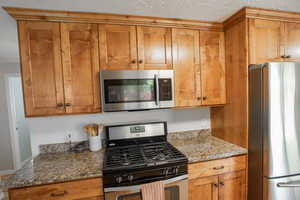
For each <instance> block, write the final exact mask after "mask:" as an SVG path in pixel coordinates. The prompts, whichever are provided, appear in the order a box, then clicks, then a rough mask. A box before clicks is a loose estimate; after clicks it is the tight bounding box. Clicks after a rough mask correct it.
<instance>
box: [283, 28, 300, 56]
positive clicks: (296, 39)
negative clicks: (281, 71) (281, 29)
mask: <svg viewBox="0 0 300 200" xmlns="http://www.w3.org/2000/svg"><path fill="white" fill-rule="evenodd" d="M299 49H300V23H286V24H285V55H286V56H289V57H290V60H292V61H300V50H299Z"/></svg>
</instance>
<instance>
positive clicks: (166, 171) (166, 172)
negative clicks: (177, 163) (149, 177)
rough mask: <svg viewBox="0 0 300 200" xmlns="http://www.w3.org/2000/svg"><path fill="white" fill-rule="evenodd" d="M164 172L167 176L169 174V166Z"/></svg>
mask: <svg viewBox="0 0 300 200" xmlns="http://www.w3.org/2000/svg"><path fill="white" fill-rule="evenodd" d="M163 173H164V175H165V176H168V174H169V168H166V169H164V172H163Z"/></svg>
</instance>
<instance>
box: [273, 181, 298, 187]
mask: <svg viewBox="0 0 300 200" xmlns="http://www.w3.org/2000/svg"><path fill="white" fill-rule="evenodd" d="M277 187H300V181H293V182H287V183H277Z"/></svg>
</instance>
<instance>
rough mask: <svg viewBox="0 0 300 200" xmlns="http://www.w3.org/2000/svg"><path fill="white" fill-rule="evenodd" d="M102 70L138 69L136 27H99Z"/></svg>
mask: <svg viewBox="0 0 300 200" xmlns="http://www.w3.org/2000/svg"><path fill="white" fill-rule="evenodd" d="M99 38H100V39H99V44H100V45H99V46H100V66H101V70H130V69H135V70H136V69H137V66H138V64H137V62H138V60H137V44H136V38H137V36H136V26H127V25H105V24H103V25H102V24H101V25H99Z"/></svg>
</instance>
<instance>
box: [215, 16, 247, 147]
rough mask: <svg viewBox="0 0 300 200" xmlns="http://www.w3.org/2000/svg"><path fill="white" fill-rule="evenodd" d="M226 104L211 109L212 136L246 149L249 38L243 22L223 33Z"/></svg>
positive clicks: (245, 22) (245, 24) (245, 23)
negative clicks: (224, 42)
mask: <svg viewBox="0 0 300 200" xmlns="http://www.w3.org/2000/svg"><path fill="white" fill-rule="evenodd" d="M225 41H226V44H225V57H226V58H225V61H226V75H225V76H226V88H227V90H226V98H227V99H226V105H225V106H224V107H215V108H211V127H212V134H213V135H214V136H216V137H219V138H221V139H224V140H226V141H228V142H231V143H234V144H237V145H240V146H242V147H246V148H247V146H248V35H247V21H246V20H244V21H242V22H240V23H238V24H236V25H234V26H231V27H230V28H228V29H226V31H225Z"/></svg>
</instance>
